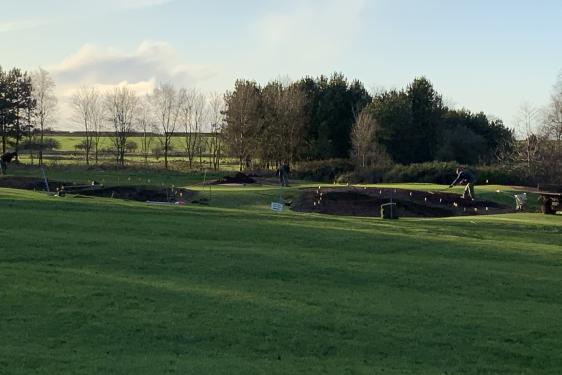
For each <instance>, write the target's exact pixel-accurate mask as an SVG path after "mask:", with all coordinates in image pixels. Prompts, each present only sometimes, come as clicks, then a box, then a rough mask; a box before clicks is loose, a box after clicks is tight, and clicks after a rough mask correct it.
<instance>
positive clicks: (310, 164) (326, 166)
mask: <svg viewBox="0 0 562 375" xmlns="http://www.w3.org/2000/svg"><path fill="white" fill-rule="evenodd" d="M353 168H354V165H353V162H352V161H351V160H349V159H330V160H317V161H307V162H300V163H298V164H296V165H295V166H294V167H293V168H292V171H291V176H292V178H301V179H309V180H314V181H325V182H332V181H334V180H335V179H336V178H337V177H338V176H339V175H342V174H344V173H348V172H352V171H353Z"/></svg>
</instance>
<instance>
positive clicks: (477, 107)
mask: <svg viewBox="0 0 562 375" xmlns="http://www.w3.org/2000/svg"><path fill="white" fill-rule="evenodd" d="M0 8H1V9H2V12H1V13H0V38H1V40H2V42H1V43H0V64H1V65H2V66H3V67H7V68H9V67H12V66H19V67H22V68H25V69H34V68H36V67H38V66H42V67H44V68H46V69H48V70H49V71H51V73H52V74H53V76H54V77H55V80H56V82H57V85H58V94H59V96H60V97H61V107H62V108H61V111H60V116H59V117H60V123H61V124H63V125H64V126H68V125H69V124H70V123H69V121H68V112H67V111H66V110H65V108H64V106H65V101H66V99H67V98H68V96H69V95H70V94H71V93H72V92H73V90H75V89H76V88H77V87H79V86H81V85H93V84H96V85H98V86H99V87H101V88H110V87H112V86H114V85H117V84H121V83H123V82H126V83H128V84H131V85H132V86H133V87H134V88H135V89H137V90H138V91H139V93H142V92H147V91H150V90H151V88H152V87H154V85H156V84H158V82H164V81H173V82H174V83H175V84H176V85H177V86H186V87H198V88H200V89H201V90H203V91H224V90H226V89H229V88H231V87H232V86H233V83H234V80H235V79H236V78H241V77H244V78H252V79H256V80H258V81H259V82H262V83H265V82H266V81H267V80H269V79H273V78H278V77H280V76H282V77H287V76H288V77H290V78H292V79H298V78H300V77H302V76H304V75H313V76H316V75H319V74H330V73H331V72H334V71H338V72H342V73H344V74H345V75H346V76H348V77H349V78H357V79H360V80H361V81H362V82H364V84H365V85H366V86H367V87H368V88H374V87H377V88H381V87H382V88H395V87H403V86H405V85H406V84H407V83H408V82H410V81H411V80H412V79H413V78H414V77H416V76H420V75H425V76H426V77H428V78H429V79H430V80H431V81H432V82H433V83H434V85H435V87H436V88H437V89H438V90H439V91H440V92H441V93H442V94H443V96H444V97H445V98H446V100H447V101H448V102H449V103H451V104H454V105H456V106H458V107H466V108H468V109H470V110H473V111H484V112H485V113H487V114H491V115H495V116H499V117H500V118H502V119H503V120H504V121H505V122H506V123H507V124H508V125H512V123H513V120H514V118H515V117H516V114H517V111H518V107H519V106H520V104H521V103H523V102H530V103H532V104H535V105H538V106H541V105H545V104H546V103H547V101H548V99H549V95H550V94H551V89H552V85H553V84H554V82H555V80H556V78H557V75H558V74H559V73H560V72H561V70H562V48H561V45H562V22H560V15H561V14H562V1H547V0H544V1H536V2H531V1H508V0H495V1H493V0H489V1H481V0H471V1H468V0H467V1H454V0H447V1H446V0H426V1H422V0H418V1H414V0H409V1H406V0H394V1H390V0H371V1H369V0H323V1H322V0H300V1H297V0H285V1H283V2H281V1H272V0H262V1H257V0H239V1H226V0H220V1H219V0H206V1H195V0H175V1H174V0H97V1H86V0H74V1H68V0H66V1H64V0H19V1H14V0H0Z"/></svg>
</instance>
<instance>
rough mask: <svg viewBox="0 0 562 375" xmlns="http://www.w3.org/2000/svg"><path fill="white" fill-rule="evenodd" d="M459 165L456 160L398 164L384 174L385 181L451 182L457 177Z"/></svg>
mask: <svg viewBox="0 0 562 375" xmlns="http://www.w3.org/2000/svg"><path fill="white" fill-rule="evenodd" d="M457 167H458V164H457V163H454V162H428V163H419V164H410V165H401V164H397V165H395V166H394V167H392V168H391V169H390V170H389V171H388V172H387V173H385V174H384V177H383V181H384V182H426V183H436V184H449V183H451V181H453V180H454V178H455V177H456V173H455V170H456V169H457Z"/></svg>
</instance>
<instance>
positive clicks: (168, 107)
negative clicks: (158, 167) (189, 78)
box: [150, 83, 180, 169]
mask: <svg viewBox="0 0 562 375" xmlns="http://www.w3.org/2000/svg"><path fill="white" fill-rule="evenodd" d="M150 101H151V104H152V108H153V111H154V117H155V121H156V123H157V124H158V127H159V131H160V132H161V133H162V137H160V138H159V139H160V140H161V142H162V148H163V150H164V167H165V168H166V169H167V168H168V154H169V152H170V148H171V147H170V146H171V142H172V137H173V136H174V133H175V132H176V126H177V122H178V118H179V113H180V95H179V94H178V92H177V90H176V89H175V87H174V86H173V85H172V84H169V83H166V84H162V85H160V87H157V88H155V89H154V92H153V94H152V95H151V96H150Z"/></svg>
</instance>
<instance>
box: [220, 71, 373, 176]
mask: <svg viewBox="0 0 562 375" xmlns="http://www.w3.org/2000/svg"><path fill="white" fill-rule="evenodd" d="M370 101H371V97H370V95H369V93H368V92H367V90H365V88H364V87H363V85H362V84H361V83H360V82H358V81H353V82H351V83H349V82H348V81H347V79H346V78H345V77H344V76H343V75H341V74H334V75H333V76H331V77H330V78H327V77H325V76H321V77H319V78H317V79H313V78H304V79H302V80H300V81H297V82H292V83H284V82H281V81H271V82H269V83H268V84H267V85H265V86H264V87H261V86H260V85H258V84H257V83H256V82H255V81H248V80H238V81H237V82H236V84H235V86H234V90H233V91H229V92H227V93H226V95H225V103H226V109H225V112H224V113H225V123H224V129H223V132H222V138H223V139H224V141H225V143H226V144H227V146H228V150H229V151H230V154H231V155H232V156H235V157H236V158H237V159H238V160H239V163H240V168H241V169H242V168H244V167H246V168H250V167H265V168H268V167H271V166H275V165H279V164H281V163H293V162H295V161H299V160H314V159H330V158H347V157H349V151H350V148H351V143H350V136H349V133H350V131H351V127H352V125H353V123H354V119H355V114H356V113H358V112H359V111H361V110H362V108H363V107H365V106H366V105H367V104H368V103H369V102H370Z"/></svg>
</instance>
